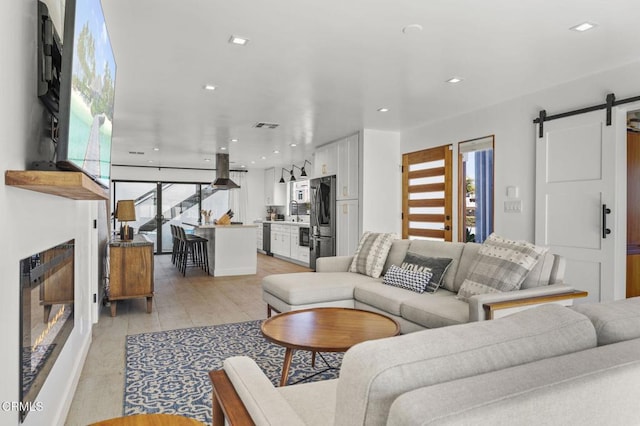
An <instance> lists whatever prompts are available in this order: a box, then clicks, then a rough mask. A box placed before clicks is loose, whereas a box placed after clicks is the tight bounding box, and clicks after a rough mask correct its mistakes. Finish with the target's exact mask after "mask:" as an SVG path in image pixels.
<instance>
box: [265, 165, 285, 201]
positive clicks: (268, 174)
mask: <svg viewBox="0 0 640 426" xmlns="http://www.w3.org/2000/svg"><path fill="white" fill-rule="evenodd" d="M280 177H281V174H280V173H277V172H276V169H275V168H274V167H270V168H268V169H265V171H264V204H265V206H284V205H285V203H286V200H287V193H286V191H287V185H286V184H282V183H279V182H280Z"/></svg>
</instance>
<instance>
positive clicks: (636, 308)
mask: <svg viewBox="0 0 640 426" xmlns="http://www.w3.org/2000/svg"><path fill="white" fill-rule="evenodd" d="M572 308H573V309H574V310H575V311H576V312H580V313H581V314H583V315H586V316H587V317H589V319H590V320H591V322H592V323H593V326H594V327H595V329H596V334H597V335H598V345H608V344H611V343H617V342H621V341H623V340H631V339H638V338H640V297H633V298H631V299H623V300H616V301H613V302H605V303H585V304H580V305H575V306H573V307H572Z"/></svg>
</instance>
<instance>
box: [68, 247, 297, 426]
mask: <svg viewBox="0 0 640 426" xmlns="http://www.w3.org/2000/svg"><path fill="white" fill-rule="evenodd" d="M308 270H309V269H307V268H304V267H302V266H298V265H295V264H293V263H290V262H285V261H283V260H280V259H276V258H273V257H268V256H265V255H262V254H258V273H257V274H256V275H242V276H237V277H212V276H207V275H205V273H204V272H203V271H201V270H200V269H198V268H189V269H187V276H186V277H183V276H182V274H180V273H179V272H178V270H177V269H176V268H175V267H174V266H173V265H172V264H171V256H167V255H161V256H155V296H154V298H153V312H152V313H151V314H147V313H146V300H145V299H144V298H142V299H131V300H123V301H119V302H118V312H117V316H116V317H115V318H112V317H111V316H110V313H109V308H107V307H103V308H102V311H101V314H100V320H99V321H98V323H97V324H95V325H94V327H93V336H92V343H91V348H90V349H89V354H88V355H87V360H86V363H85V365H84V367H83V370H82V375H81V377H80V382H79V384H78V388H77V390H76V393H75V395H74V398H73V403H72V405H71V409H70V410H69V414H68V416H67V421H66V422H65V425H70V426H80V425H83V426H84V425H86V424H89V423H92V422H96V421H99V420H104V419H109V418H112V417H118V416H121V415H122V406H123V396H124V352H125V336H127V335H129V334H138V333H146V332H152V331H162V330H172V329H176V328H186V327H197V326H203V325H214V324H223V323H231V322H241V321H250V320H256V319H264V318H266V315H267V308H266V304H265V303H264V302H263V301H262V290H261V288H260V283H261V281H262V278H263V277H264V276H266V275H271V274H281V273H289V272H300V271H308Z"/></svg>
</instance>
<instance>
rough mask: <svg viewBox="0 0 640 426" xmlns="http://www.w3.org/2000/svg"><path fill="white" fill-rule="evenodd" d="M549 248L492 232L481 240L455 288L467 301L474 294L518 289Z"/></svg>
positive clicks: (461, 297)
mask: <svg viewBox="0 0 640 426" xmlns="http://www.w3.org/2000/svg"><path fill="white" fill-rule="evenodd" d="M547 251H548V248H547V247H539V246H536V245H533V244H531V243H528V242H526V241H513V240H508V239H505V238H502V237H499V236H497V235H496V234H491V235H489V237H487V239H486V240H485V241H484V243H482V247H480V250H478V254H477V255H476V259H475V261H474V263H473V266H472V267H471V270H470V271H469V275H468V276H467V278H466V279H465V280H464V282H463V283H462V286H461V287H460V290H458V297H459V298H460V299H461V300H467V299H469V298H470V297H471V296H473V295H476V294H485V293H500V292H503V291H512V290H518V289H519V288H520V285H521V284H522V282H523V281H524V279H525V277H526V276H527V274H528V273H529V271H531V270H532V269H533V267H534V266H535V265H536V263H537V262H538V259H539V258H540V256H542V255H543V254H544V253H546V252H547Z"/></svg>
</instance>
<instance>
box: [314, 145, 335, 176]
mask: <svg viewBox="0 0 640 426" xmlns="http://www.w3.org/2000/svg"><path fill="white" fill-rule="evenodd" d="M313 169H314V176H315V177H322V176H331V175H335V174H336V173H337V170H338V144H337V143H336V142H332V143H329V144H326V145H324V146H321V147H319V148H318V149H316V152H315V157H314V166H313Z"/></svg>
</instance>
